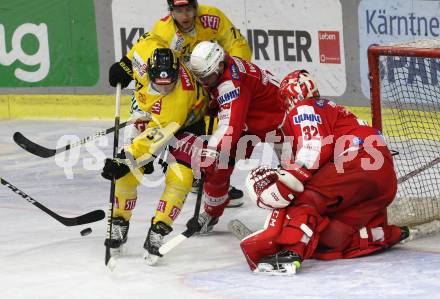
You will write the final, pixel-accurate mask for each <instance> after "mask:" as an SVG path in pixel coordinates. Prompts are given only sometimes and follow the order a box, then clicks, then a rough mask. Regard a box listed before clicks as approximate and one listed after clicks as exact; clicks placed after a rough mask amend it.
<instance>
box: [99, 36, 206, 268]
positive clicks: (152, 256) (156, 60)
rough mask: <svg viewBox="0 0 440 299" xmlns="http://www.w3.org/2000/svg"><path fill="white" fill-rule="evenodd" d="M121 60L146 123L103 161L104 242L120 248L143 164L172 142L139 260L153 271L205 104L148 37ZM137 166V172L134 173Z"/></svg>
mask: <svg viewBox="0 0 440 299" xmlns="http://www.w3.org/2000/svg"><path fill="white" fill-rule="evenodd" d="M127 59H128V61H126V64H125V65H131V72H132V76H133V78H134V80H135V82H136V84H135V86H136V89H135V97H136V99H137V104H138V105H139V108H140V109H142V110H143V111H144V112H146V113H147V115H149V118H150V119H151V120H150V121H149V122H148V123H147V125H146V128H145V130H144V132H143V133H141V134H140V135H139V136H138V137H136V138H135V139H134V140H133V142H132V144H130V145H128V146H125V147H124V150H123V151H121V153H120V154H119V155H118V159H106V163H105V166H104V169H103V172H102V175H103V177H105V178H107V179H111V178H112V177H113V176H114V177H115V178H116V179H117V180H116V191H115V197H116V199H115V200H116V201H115V209H114V213H113V222H112V227H113V229H112V239H111V240H106V242H109V243H110V246H111V247H112V248H120V247H121V246H122V245H123V244H124V243H125V242H126V241H127V233H128V227H129V220H130V218H131V215H132V210H133V208H134V207H135V205H136V200H137V186H138V185H139V184H140V181H141V180H142V175H143V173H144V171H145V169H148V167H146V166H148V164H146V163H148V162H149V161H151V160H152V159H154V157H155V156H156V155H157V154H158V151H160V150H161V149H162V148H163V146H164V145H165V144H166V143H167V141H169V140H170V139H171V138H175V139H174V140H177V144H180V146H176V145H174V147H171V149H170V156H172V157H173V159H172V160H171V162H169V165H168V168H167V171H166V178H165V185H166V186H165V190H164V192H163V194H162V196H161V198H160V200H159V203H158V206H157V210H156V213H155V216H154V217H153V219H152V220H151V227H150V229H149V230H148V234H147V238H146V240H145V243H144V248H145V254H144V259H145V260H146V262H147V264H149V265H153V264H155V263H156V262H157V260H158V258H159V257H160V256H161V255H160V253H159V252H158V249H159V247H160V246H161V245H162V243H163V238H164V236H166V235H167V234H169V233H170V232H171V231H172V228H171V226H172V224H173V222H174V220H175V219H176V217H177V216H178V215H179V212H180V210H181V209H182V206H183V203H184V201H185V199H186V196H187V194H188V192H189V191H190V190H191V184H192V180H193V173H192V169H191V153H192V150H193V146H196V143H197V142H199V143H198V145H201V143H200V140H199V139H197V136H199V135H203V134H204V127H205V125H204V121H203V116H204V113H205V109H206V106H207V102H208V98H207V94H206V92H205V91H204V89H203V88H202V86H201V85H200V84H199V83H197V82H196V81H195V80H194V79H193V77H192V75H191V73H190V72H189V70H188V69H187V68H186V67H185V66H184V65H183V63H180V62H179V58H178V57H177V55H176V54H175V53H174V52H173V51H172V50H171V49H169V48H168V47H167V44H166V42H164V41H163V40H162V39H161V38H159V37H158V36H155V35H154V34H147V35H146V36H145V38H144V39H142V40H141V41H139V42H138V43H137V44H135V45H134V46H133V51H131V52H130V55H129V56H127ZM127 76H128V75H127ZM127 161H131V162H130V163H127ZM133 161H135V162H136V163H133ZM126 164H131V167H130V168H129V166H127V165H126ZM139 165H143V167H139V168H138V167H137V166H139ZM145 165H146V166H145Z"/></svg>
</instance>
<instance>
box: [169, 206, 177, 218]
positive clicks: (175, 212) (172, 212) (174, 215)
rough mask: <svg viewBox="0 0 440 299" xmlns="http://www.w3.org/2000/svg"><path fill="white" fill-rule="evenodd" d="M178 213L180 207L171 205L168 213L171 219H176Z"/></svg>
mask: <svg viewBox="0 0 440 299" xmlns="http://www.w3.org/2000/svg"><path fill="white" fill-rule="evenodd" d="M179 214H180V209H179V208H178V207H176V206H173V208H172V209H171V212H170V214H169V215H168V216H169V217H170V218H171V219H173V220H176V218H177V216H179Z"/></svg>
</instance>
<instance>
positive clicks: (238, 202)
mask: <svg viewBox="0 0 440 299" xmlns="http://www.w3.org/2000/svg"><path fill="white" fill-rule="evenodd" d="M243 204H244V202H243V199H242V198H238V199H230V200H229V203H228V204H227V206H226V208H238V207H241V206H242V205H243Z"/></svg>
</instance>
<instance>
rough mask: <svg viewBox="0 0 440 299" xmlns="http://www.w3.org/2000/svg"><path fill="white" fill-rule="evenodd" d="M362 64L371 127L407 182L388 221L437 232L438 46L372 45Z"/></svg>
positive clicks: (439, 214) (432, 43) (422, 43)
mask: <svg viewBox="0 0 440 299" xmlns="http://www.w3.org/2000/svg"><path fill="white" fill-rule="evenodd" d="M368 65H369V78H370V92H371V109H372V121H373V127H375V128H377V129H379V130H380V131H382V133H383V134H384V136H385V139H386V140H387V143H388V146H389V148H390V149H391V150H394V151H396V152H398V154H397V155H395V156H394V165H395V168H396V172H397V177H398V178H402V177H404V176H405V175H407V177H409V178H408V179H406V180H405V181H404V182H402V183H400V184H399V186H398V191H397V196H396V199H395V200H394V202H393V203H392V204H391V205H390V207H389V208H388V221H389V223H392V224H397V225H409V226H413V227H414V226H416V227H417V226H420V225H421V224H422V226H423V225H425V227H426V225H430V227H429V228H428V230H430V231H428V232H433V231H439V230H440V225H439V224H440V221H438V220H439V219H440V189H439V188H440V187H439V186H440V163H437V162H438V161H439V160H440V159H438V158H439V157H440V42H439V41H418V42H412V43H407V44H399V45H391V46H377V45H373V46H370V47H369V49H368ZM436 159H437V160H436ZM434 160H435V161H434ZM432 161H434V163H430V162H432ZM432 164H435V165H432ZM426 165H428V167H424V166H426ZM423 168H426V169H424V170H423ZM408 173H411V174H410V175H408ZM383 179H384V180H386V179H387V178H385V177H384V178H383Z"/></svg>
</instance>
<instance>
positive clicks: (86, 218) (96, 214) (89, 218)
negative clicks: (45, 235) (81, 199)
mask: <svg viewBox="0 0 440 299" xmlns="http://www.w3.org/2000/svg"><path fill="white" fill-rule="evenodd" d="M0 182H1V183H2V185H4V186H6V187H8V188H9V189H11V190H12V191H14V193H16V194H18V195H20V196H21V197H22V198H24V199H25V200H26V201H28V202H29V203H31V204H33V205H34V206H36V207H37V208H39V209H40V210H42V211H43V212H45V213H46V214H49V215H50V216H51V217H53V218H55V219H56V220H57V221H58V222H61V223H62V224H64V225H65V226H75V225H82V224H87V223H92V222H96V221H99V220H102V219H104V217H105V213H104V211H103V210H94V211H92V212H90V213H87V214H84V215H81V216H78V217H73V218H68V217H63V216H61V215H59V214H57V213H55V212H54V211H52V210H49V209H48V208H46V207H45V206H43V205H42V204H41V203H39V202H38V201H36V200H35V199H34V198H32V197H30V196H29V195H27V194H26V193H24V192H23V191H21V190H20V189H18V188H17V187H15V186H14V185H12V184H11V183H9V182H7V181H6V180H5V179H3V178H0Z"/></svg>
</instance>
